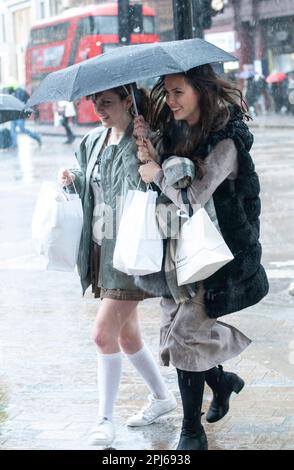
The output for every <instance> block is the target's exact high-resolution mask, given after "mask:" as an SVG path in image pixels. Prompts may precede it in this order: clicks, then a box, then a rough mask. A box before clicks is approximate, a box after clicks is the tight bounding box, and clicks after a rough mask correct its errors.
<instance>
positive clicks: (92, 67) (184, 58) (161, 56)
mask: <svg viewBox="0 0 294 470" xmlns="http://www.w3.org/2000/svg"><path fill="white" fill-rule="evenodd" d="M232 60H236V58H235V57H233V56H232V55H231V54H228V53H227V52H225V51H223V50H222V49H219V48H218V47H216V46H214V45H213V44H210V43H209V42H207V41H204V40H202V39H186V40H181V41H169V42H161V43H152V44H139V45H135V46H123V47H118V48H116V49H112V50H110V51H108V52H105V53H104V54H102V55H100V56H97V57H93V58H92V59H88V60H85V61H83V62H80V63H78V64H74V65H71V66H70V67H67V68H65V69H62V70H58V71H57V72H53V73H50V74H49V75H47V77H45V79H44V80H43V81H42V83H41V84H40V86H39V87H38V88H37V89H36V91H35V92H34V93H33V94H32V96H31V98H30V99H29V101H28V104H29V105H30V106H32V105H35V104H38V103H44V102H48V101H59V100H67V101H74V100H75V99H77V98H80V97H81V96H87V95H91V94H93V93H97V92H99V91H104V90H108V89H110V88H115V87H117V86H121V85H126V84H128V83H133V82H136V81H137V80H143V79H147V78H152V77H158V76H160V75H166V74H173V73H179V72H186V71H187V70H189V69H191V68H193V67H197V66H199V65H203V64H210V63H213V62H225V61H232Z"/></svg>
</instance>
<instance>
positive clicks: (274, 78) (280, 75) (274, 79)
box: [266, 72, 286, 83]
mask: <svg viewBox="0 0 294 470" xmlns="http://www.w3.org/2000/svg"><path fill="white" fill-rule="evenodd" d="M285 78H286V74H285V73H284V72H274V73H271V74H270V75H269V76H268V77H267V78H266V81H267V83H278V82H282V81H283V80H285Z"/></svg>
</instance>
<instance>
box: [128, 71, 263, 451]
mask: <svg viewBox="0 0 294 470" xmlns="http://www.w3.org/2000/svg"><path fill="white" fill-rule="evenodd" d="M246 112H247V107H246V105H245V103H244V100H243V96H242V93H241V92H240V91H239V90H238V89H237V88H236V87H235V86H234V85H233V84H231V83H230V82H227V81H224V80H222V79H221V78H220V77H218V76H217V75H216V74H215V72H214V70H213V69H212V67H211V66H210V65H203V66H200V67H195V68H193V69H191V70H188V71H187V72H186V73H181V74H173V75H166V76H163V77H162V78H161V79H160V80H159V81H158V83H157V84H156V85H155V87H154V88H153V90H152V92H151V112H150V122H151V128H152V130H153V131H156V133H157V145H156V148H154V147H153V145H152V142H151V141H148V140H147V141H145V142H144V143H143V144H142V143H141V142H140V140H139V139H137V145H138V146H139V158H140V160H141V161H145V162H146V161H147V162H148V161H149V162H148V163H146V164H145V165H142V166H141V167H140V170H139V171H140V174H141V177H142V179H143V181H145V182H148V183H154V184H156V185H157V187H158V189H159V191H161V195H160V196H159V201H161V204H159V205H158V208H157V211H158V214H159V217H160V214H161V213H162V214H164V209H165V208H166V207H171V209H170V210H171V211H172V210H173V212H176V213H178V209H180V211H183V212H184V213H185V214H189V216H190V217H191V216H192V215H193V211H197V210H198V209H199V208H200V207H204V208H205V209H206V212H207V213H208V214H209V216H210V219H211V221H212V222H213V224H214V225H215V227H216V229H217V230H218V231H220V232H221V234H222V236H223V238H224V240H225V242H226V243H227V245H228V247H229V248H230V250H231V252H232V253H233V255H234V258H233V260H232V261H230V262H229V263H228V264H226V265H225V266H224V267H222V268H221V269H219V270H218V271H216V272H214V274H212V275H203V276H202V278H201V279H200V280H199V281H198V282H192V283H189V284H184V285H182V284H183V283H181V285H179V283H178V276H177V263H176V261H177V259H178V258H177V256H178V252H177V248H178V246H179V245H177V239H176V238H177V237H175V236H174V237H172V236H170V237H168V238H167V240H166V243H165V255H164V265H163V267H162V271H161V275H158V273H157V274H156V276H155V275H149V276H144V277H141V278H137V279H136V284H137V285H138V286H139V287H141V288H142V289H144V290H146V292H148V293H151V294H153V295H156V296H159V295H161V296H162V299H161V307H162V315H161V329H160V358H161V364H162V365H165V366H168V365H169V364H170V363H172V364H173V365H174V366H175V367H176V370H177V375H178V383H179V390H180V393H181V398H182V405H183V425H182V431H181V436H180V439H179V443H178V447H177V449H179V450H206V449H207V448H208V443H207V437H206V433H205V431H204V428H203V426H202V424H201V415H202V413H201V407H202V399H203V390H204V383H205V382H206V383H207V384H208V385H209V387H210V388H211V389H212V391H213V400H212V402H211V404H210V407H209V410H208V413H207V416H206V420H207V421H208V422H209V423H213V422H216V421H219V420H220V419H222V418H223V417H224V416H225V415H226V414H227V413H228V411H229V400H230V396H231V394H232V392H235V393H239V392H240V391H241V390H242V388H243V387H244V381H243V379H242V378H241V377H239V376H238V375H237V374H235V373H232V372H224V370H223V367H222V366H221V365H220V364H221V363H222V362H224V361H226V360H228V359H231V358H232V357H234V356H236V355H238V354H240V353H241V352H242V351H243V350H244V349H245V348H247V346H248V345H249V344H250V342H251V340H250V339H249V338H247V336H245V335H244V334H243V333H242V332H241V331H239V330H237V329H236V328H233V327H232V326H231V325H229V324H226V323H224V322H220V321H218V320H217V318H218V317H220V316H222V315H227V314H229V313H232V312H236V311H238V310H242V309H244V308H246V307H248V306H251V305H254V304H256V303H258V302H259V301H260V300H261V299H262V298H263V297H264V296H265V295H266V294H267V292H268V281H267V277H266V274H265V271H264V268H263V266H262V265H261V262H260V261H261V245H260V243H259V215H260V200H259V191H260V187H259V180H258V176H257V174H256V173H255V169H254V164H253V161H252V158H251V156H250V154H249V151H250V148H251V146H252V143H253V137H252V135H251V133H250V132H249V130H248V127H247V125H246V124H245V122H244V121H245V120H246V119H248V116H247V114H246ZM139 125H140V126H142V124H140V122H139V120H136V124H135V129H137V127H138V126H139ZM191 161H192V162H193V164H194V165H193V164H192V167H193V169H194V176H193V177H190V178H188V179H187V176H188V170H187V168H191V163H192V162H191ZM168 163H170V165H168ZM168 168H174V174H173V175H172V176H173V177H172V178H170V176H171V175H170V174H168V172H167V169H168ZM179 173H180V174H181V178H182V180H183V179H184V181H185V184H184V185H183V184H181V185H180V184H179V181H178V178H177V177H178V175H179ZM190 174H191V173H190ZM171 181H173V182H171ZM170 218H171V217H169V218H167V217H164V216H163V217H162V218H160V219H161V229H162V230H163V233H170V232H168V231H169V230H170V226H169V223H168V222H167V220H169V219H170ZM182 230H183V229H182ZM204 232H205V230H204ZM204 236H205V235H204ZM195 240H197V236H196V234H195V237H194V241H195ZM190 243H193V238H192V240H191V241H190ZM209 243H211V240H210V238H209V242H208V244H209ZM193 248H195V247H193ZM196 248H197V247H196ZM198 249H199V247H198ZM195 270H196V266H195ZM217 366H218V367H217Z"/></svg>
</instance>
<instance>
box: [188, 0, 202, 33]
mask: <svg viewBox="0 0 294 470" xmlns="http://www.w3.org/2000/svg"><path fill="white" fill-rule="evenodd" d="M191 3H192V23H193V38H200V39H203V37H204V33H203V28H202V26H201V13H202V12H201V8H202V5H201V3H200V1H199V0H192V2H191Z"/></svg>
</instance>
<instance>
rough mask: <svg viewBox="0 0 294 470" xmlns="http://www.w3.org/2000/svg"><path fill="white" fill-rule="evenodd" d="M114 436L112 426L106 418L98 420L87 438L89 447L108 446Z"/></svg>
mask: <svg viewBox="0 0 294 470" xmlns="http://www.w3.org/2000/svg"><path fill="white" fill-rule="evenodd" d="M114 436H115V432H114V426H113V424H112V422H111V421H109V419H107V418H99V419H98V421H97V423H96V425H95V427H94V428H93V429H92V431H91V433H90V436H89V445H92V446H109V445H110V444H111V443H112V441H113V439H114Z"/></svg>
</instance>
